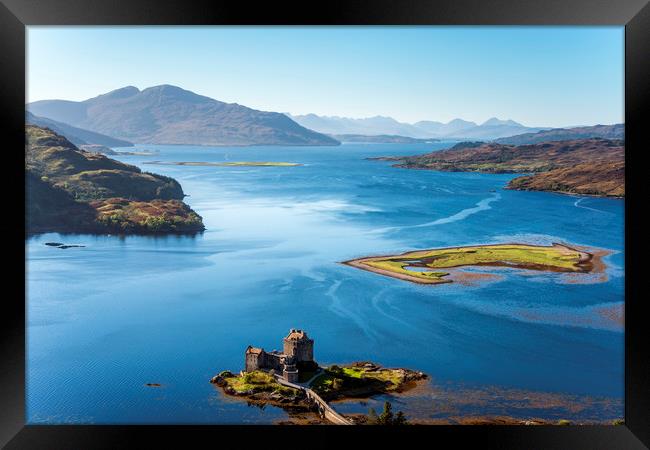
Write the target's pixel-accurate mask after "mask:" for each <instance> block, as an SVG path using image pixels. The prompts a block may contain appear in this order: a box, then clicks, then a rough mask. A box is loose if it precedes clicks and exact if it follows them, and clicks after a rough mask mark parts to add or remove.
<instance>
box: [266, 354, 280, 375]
mask: <svg viewBox="0 0 650 450" xmlns="http://www.w3.org/2000/svg"><path fill="white" fill-rule="evenodd" d="M282 358H284V355H283V354H278V353H267V354H266V358H265V359H266V360H265V362H264V367H265V368H267V369H274V370H275V371H276V372H278V373H282V369H283V368H284V364H282Z"/></svg>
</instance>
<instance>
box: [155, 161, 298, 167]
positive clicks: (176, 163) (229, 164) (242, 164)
mask: <svg viewBox="0 0 650 450" xmlns="http://www.w3.org/2000/svg"><path fill="white" fill-rule="evenodd" d="M143 164H156V165H159V166H205V167H211V166H212V167H293V166H302V164H300V163H292V162H281V161H227V162H219V163H216V162H204V161H148V162H144V163H143Z"/></svg>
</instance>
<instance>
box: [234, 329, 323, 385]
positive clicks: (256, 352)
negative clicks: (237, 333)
mask: <svg viewBox="0 0 650 450" xmlns="http://www.w3.org/2000/svg"><path fill="white" fill-rule="evenodd" d="M282 344H283V345H282V347H283V352H282V353H280V352H279V351H277V350H273V351H272V352H266V351H264V349H263V348H256V347H253V346H251V345H249V346H248V347H247V348H246V366H245V367H246V369H245V371H246V372H253V371H254V370H267V371H270V370H273V371H274V372H275V373H277V374H281V375H282V377H283V378H284V379H285V380H287V381H289V382H291V383H295V382H297V381H298V375H299V373H300V372H301V371H304V370H314V369H316V368H317V367H318V365H317V364H316V362H314V340H313V339H309V337H308V336H307V333H306V332H305V331H303V330H296V329H291V330H290V331H289V334H288V335H287V337H285V338H284V339H283V340H282Z"/></svg>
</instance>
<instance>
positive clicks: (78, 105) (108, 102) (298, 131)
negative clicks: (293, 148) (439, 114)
mask: <svg viewBox="0 0 650 450" xmlns="http://www.w3.org/2000/svg"><path fill="white" fill-rule="evenodd" d="M27 109H28V111H29V112H31V113H32V114H34V115H36V116H40V117H45V118H48V119H50V120H53V121H56V122H61V123H63V124H67V125H70V126H72V127H76V128H80V129H84V130H89V131H92V132H95V133H101V134H104V135H108V136H112V137H114V138H117V139H120V140H126V141H130V142H135V143H147V144H187V145H339V144H340V143H339V142H338V141H337V140H336V139H334V138H332V137H329V136H325V135H323V134H321V133H318V132H316V131H312V130H309V129H307V128H305V127H303V126H301V125H299V124H298V123H296V122H294V121H293V120H291V119H290V118H289V117H287V116H286V115H284V114H280V113H277V112H266V111H258V110H255V109H251V108H248V107H246V106H242V105H238V104H236V103H224V102H221V101H218V100H214V99H212V98H209V97H205V96H202V95H198V94H195V93H194V92H191V91H187V90H185V89H181V88H179V87H176V86H171V85H160V86H153V87H150V88H147V89H144V90H142V91H141V90H139V89H138V88H136V87H134V86H127V87H124V88H121V89H117V90H114V91H111V92H108V93H106V94H103V95H99V96H97V97H94V98H91V99H88V100H84V101H80V102H75V101H68V100H42V101H37V102H33V103H29V104H28V105H27ZM46 126H47V125H46Z"/></svg>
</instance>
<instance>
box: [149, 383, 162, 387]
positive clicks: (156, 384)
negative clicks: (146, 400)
mask: <svg viewBox="0 0 650 450" xmlns="http://www.w3.org/2000/svg"><path fill="white" fill-rule="evenodd" d="M146 386H149V387H160V384H159V383H147V384H146Z"/></svg>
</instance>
